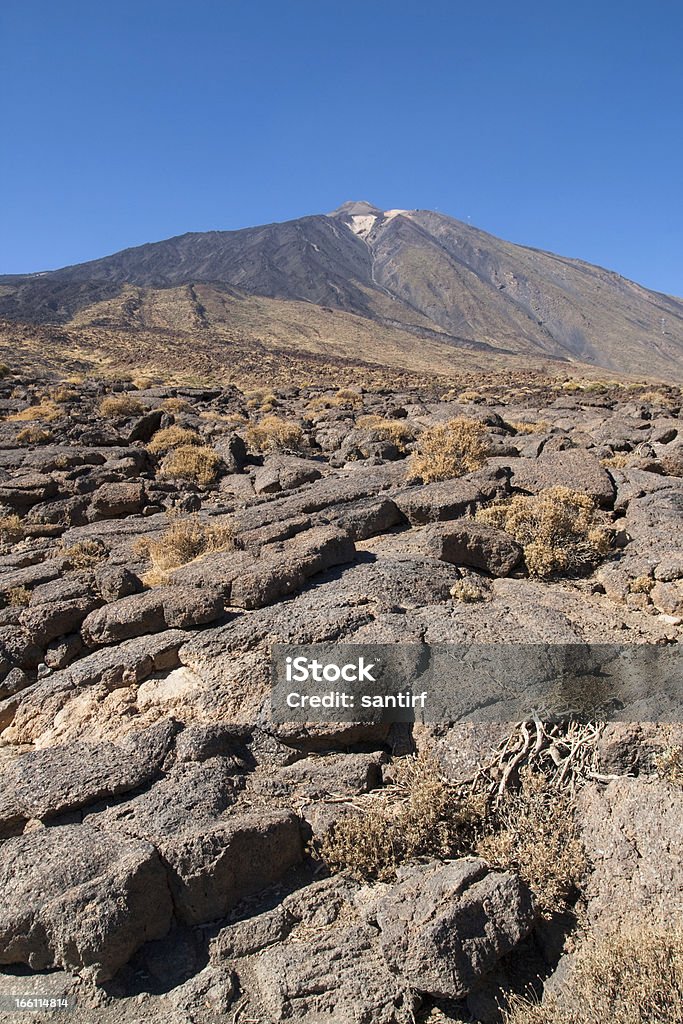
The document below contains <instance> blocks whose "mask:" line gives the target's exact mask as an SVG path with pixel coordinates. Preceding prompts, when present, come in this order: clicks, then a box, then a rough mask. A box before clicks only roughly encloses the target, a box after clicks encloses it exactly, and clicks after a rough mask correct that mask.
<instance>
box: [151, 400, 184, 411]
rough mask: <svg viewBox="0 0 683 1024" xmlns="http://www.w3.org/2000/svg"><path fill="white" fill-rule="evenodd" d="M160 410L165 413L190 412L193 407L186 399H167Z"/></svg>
mask: <svg viewBox="0 0 683 1024" xmlns="http://www.w3.org/2000/svg"><path fill="white" fill-rule="evenodd" d="M159 408H160V409H163V410H164V412H189V411H190V409H191V408H192V406H191V405H190V403H189V402H188V401H187V399H185V398H165V399H164V400H163V402H162V403H161V404H160V406H159Z"/></svg>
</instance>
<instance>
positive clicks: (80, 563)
mask: <svg viewBox="0 0 683 1024" xmlns="http://www.w3.org/2000/svg"><path fill="white" fill-rule="evenodd" d="M55 557H56V558H65V559H66V561H67V563H68V566H67V567H68V568H69V569H76V570H78V569H92V568H93V567H94V566H96V565H99V564H100V562H104V561H105V560H106V558H107V549H106V547H105V546H104V544H103V543H102V541H99V540H79V541H77V542H76V543H75V544H71V545H70V546H67V547H65V546H63V545H61V544H60V545H59V547H58V548H57V549H56V551H55Z"/></svg>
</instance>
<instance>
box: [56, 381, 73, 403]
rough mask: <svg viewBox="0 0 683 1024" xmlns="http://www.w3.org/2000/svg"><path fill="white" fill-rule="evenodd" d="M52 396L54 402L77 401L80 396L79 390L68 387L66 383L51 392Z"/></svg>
mask: <svg viewBox="0 0 683 1024" xmlns="http://www.w3.org/2000/svg"><path fill="white" fill-rule="evenodd" d="M50 398H51V399H52V401H53V402H60V403H62V404H64V403H66V402H75V401H76V399H77V398H78V392H77V391H74V389H73V388H69V387H66V385H64V384H59V385H57V387H55V388H53V389H52V391H51V392H50Z"/></svg>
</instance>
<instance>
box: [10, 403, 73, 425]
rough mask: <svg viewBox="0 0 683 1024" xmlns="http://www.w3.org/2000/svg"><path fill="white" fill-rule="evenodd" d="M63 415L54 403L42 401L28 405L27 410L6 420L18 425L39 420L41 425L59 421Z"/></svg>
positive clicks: (16, 413)
mask: <svg viewBox="0 0 683 1024" xmlns="http://www.w3.org/2000/svg"><path fill="white" fill-rule="evenodd" d="M63 415H64V410H63V409H60V408H59V406H58V405H57V404H56V403H55V402H50V401H47V400H43V401H41V402H40V403H39V404H38V405H29V406H28V408H27V409H22V410H21V412H15V413H13V414H12V415H11V416H8V417H7V419H8V420H9V421H11V422H18V423H23V422H24V421H26V420H40V421H42V422H43V423H53V422H54V420H58V419H60V418H61V417H62V416H63Z"/></svg>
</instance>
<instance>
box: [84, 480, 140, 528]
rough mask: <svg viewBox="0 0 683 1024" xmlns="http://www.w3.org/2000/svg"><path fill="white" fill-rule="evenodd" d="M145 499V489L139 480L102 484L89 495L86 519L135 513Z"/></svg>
mask: <svg viewBox="0 0 683 1024" xmlns="http://www.w3.org/2000/svg"><path fill="white" fill-rule="evenodd" d="M146 500H147V499H146V496H145V489H144V487H143V485H142V483H140V482H137V483H134V482H130V483H129V482H128V481H121V482H119V483H108V484H102V486H101V487H98V488H97V490H96V491H95V492H94V494H93V495H92V496H91V499H90V509H89V513H88V519H89V520H90V521H91V522H95V521H97V520H98V519H117V518H118V517H119V516H131V515H136V514H137V513H139V512H141V511H142V506H143V505H144V504H145V503H146Z"/></svg>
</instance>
